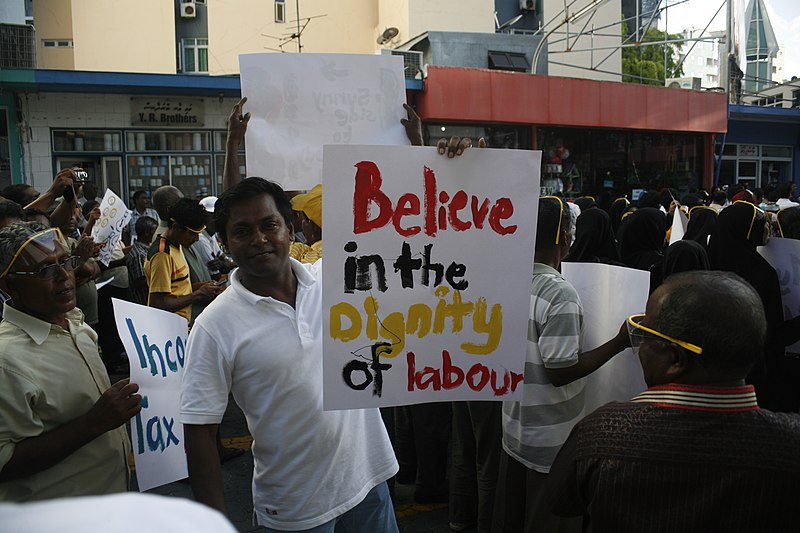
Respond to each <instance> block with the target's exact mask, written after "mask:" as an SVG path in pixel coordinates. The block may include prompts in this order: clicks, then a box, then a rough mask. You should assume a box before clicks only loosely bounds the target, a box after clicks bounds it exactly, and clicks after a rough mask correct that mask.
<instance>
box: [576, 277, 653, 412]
mask: <svg viewBox="0 0 800 533" xmlns="http://www.w3.org/2000/svg"><path fill="white" fill-rule="evenodd" d="M561 273H562V274H563V276H564V278H566V280H567V281H569V282H570V283H572V286H573V287H575V290H577V291H578V295H579V296H580V298H581V303H582V304H583V339H582V346H581V351H584V352H586V351H589V350H593V349H594V348H597V347H598V346H600V345H601V344H603V343H605V342H607V341H609V340H611V339H612V338H613V337H614V336H615V335H616V334H617V333H618V332H619V328H620V326H622V323H623V322H624V321H625V319H626V318H628V317H629V316H630V315H634V314H639V313H644V310H645V306H646V305H647V297H648V292H649V290H650V273H649V272H646V271H644V270H636V269H633V268H626V267H620V266H614V265H604V264H601V263H561ZM646 388H647V385H646V384H645V382H644V374H643V373H642V365H641V363H639V358H638V357H636V356H635V355H633V352H632V351H631V350H630V348H629V349H627V350H625V351H624V352H622V353H620V354H617V355H616V356H614V357H613V358H612V359H611V360H610V361H609V362H607V363H606V364H604V365H603V366H601V367H600V368H598V369H597V370H596V371H594V372H593V373H591V374H590V375H589V376H588V377H587V378H586V414H587V415H588V414H589V413H591V412H592V411H594V410H595V409H597V408H598V407H600V406H602V405H605V404H607V403H608V402H624V401H628V400H630V399H631V398H633V397H634V396H636V395H637V394H639V393H640V392H642V391H644V390H645V389H646Z"/></svg>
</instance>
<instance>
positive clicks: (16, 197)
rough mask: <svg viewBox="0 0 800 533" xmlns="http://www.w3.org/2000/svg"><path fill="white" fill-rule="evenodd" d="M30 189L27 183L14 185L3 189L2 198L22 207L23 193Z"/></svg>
mask: <svg viewBox="0 0 800 533" xmlns="http://www.w3.org/2000/svg"><path fill="white" fill-rule="evenodd" d="M29 188H30V185H28V184H27V183H15V184H14V185H9V186H8V187H6V188H5V189H3V198H5V199H6V200H11V201H12V202H16V203H17V204H20V205H22V202H24V201H25V192H26V191H27V190H28V189H29Z"/></svg>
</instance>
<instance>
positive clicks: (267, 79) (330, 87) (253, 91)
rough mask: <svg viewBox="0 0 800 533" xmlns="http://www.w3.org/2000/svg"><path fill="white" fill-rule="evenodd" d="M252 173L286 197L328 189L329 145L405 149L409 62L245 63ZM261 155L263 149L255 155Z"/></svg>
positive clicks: (289, 59) (293, 57)
mask: <svg viewBox="0 0 800 533" xmlns="http://www.w3.org/2000/svg"><path fill="white" fill-rule="evenodd" d="M239 68H240V71H241V80H242V96H246V97H247V104H246V109H245V111H248V112H250V113H251V119H250V122H249V123H248V126H247V146H248V147H250V148H248V150H247V172H248V174H249V175H251V176H264V177H266V178H270V179H273V180H276V181H278V182H279V183H280V184H281V185H283V188H284V189H287V190H293V189H298V190H299V189H310V188H311V187H313V186H314V185H316V184H317V183H319V182H321V181H322V146H323V145H324V144H383V145H407V144H409V141H408V138H407V137H406V134H405V129H404V128H403V126H402V125H401V124H400V119H401V118H404V117H405V116H406V111H405V110H404V109H403V104H404V103H405V101H406V86H405V78H404V77H403V59H402V58H401V57H398V56H382V55H345V54H244V55H241V56H239ZM254 147H257V148H258V149H257V150H256V149H253V148H254Z"/></svg>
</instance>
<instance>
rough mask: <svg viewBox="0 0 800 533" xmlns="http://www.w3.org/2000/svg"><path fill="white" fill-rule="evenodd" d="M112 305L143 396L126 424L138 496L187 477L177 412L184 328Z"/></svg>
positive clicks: (175, 318)
mask: <svg viewBox="0 0 800 533" xmlns="http://www.w3.org/2000/svg"><path fill="white" fill-rule="evenodd" d="M113 302H114V317H115V318H116V321H117V331H118V332H119V336H120V338H121V339H122V344H123V345H124V346H125V351H126V352H127V353H128V360H129V361H130V367H131V383H137V384H138V385H139V394H141V395H142V410H141V411H140V412H139V414H138V415H136V416H135V417H134V418H133V419H132V420H131V440H132V442H133V456H134V458H135V460H136V479H137V482H138V484H139V490H140V491H145V490H149V489H151V488H153V487H160V486H161V485H165V484H167V483H172V482H173V481H178V480H179V479H184V478H185V477H186V476H187V475H188V470H187V466H186V452H185V451H184V444H183V425H182V424H181V423H180V421H179V418H178V412H179V410H180V400H181V397H180V396H181V375H182V374H183V367H184V362H185V360H184V358H185V355H186V339H187V337H188V336H189V333H188V332H189V329H188V328H189V326H188V323H187V322H186V319H185V318H183V317H182V316H180V315H177V314H175V313H168V312H167V311H162V310H161V309H155V308H153V307H145V306H142V305H137V304H134V303H130V302H126V301H123V300H118V299H116V298H114V299H113Z"/></svg>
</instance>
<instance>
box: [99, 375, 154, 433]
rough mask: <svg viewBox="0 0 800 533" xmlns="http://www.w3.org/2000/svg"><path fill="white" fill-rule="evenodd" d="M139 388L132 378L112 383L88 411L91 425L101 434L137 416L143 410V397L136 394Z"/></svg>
mask: <svg viewBox="0 0 800 533" xmlns="http://www.w3.org/2000/svg"><path fill="white" fill-rule="evenodd" d="M138 390H139V385H137V384H136V383H131V382H130V379H122V380H120V381H117V382H116V383H114V384H113V385H111V387H109V389H108V390H107V391H105V392H104V393H103V395H102V396H100V398H99V399H98V400H97V402H95V404H94V405H93V406H92V408H91V409H90V410H89V412H88V413H86V418H87V420H88V422H89V424H90V427H92V428H93V429H95V432H96V433H97V434H98V435H100V434H103V433H105V432H107V431H111V430H112V429H116V428H118V427H120V426H121V425H122V424H124V423H125V422H127V421H128V420H130V419H131V418H133V417H134V416H136V414H137V413H139V411H141V410H142V406H141V405H140V402H141V401H142V397H141V395H139V394H136V393H137V391H138Z"/></svg>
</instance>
